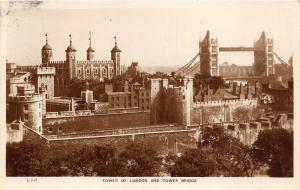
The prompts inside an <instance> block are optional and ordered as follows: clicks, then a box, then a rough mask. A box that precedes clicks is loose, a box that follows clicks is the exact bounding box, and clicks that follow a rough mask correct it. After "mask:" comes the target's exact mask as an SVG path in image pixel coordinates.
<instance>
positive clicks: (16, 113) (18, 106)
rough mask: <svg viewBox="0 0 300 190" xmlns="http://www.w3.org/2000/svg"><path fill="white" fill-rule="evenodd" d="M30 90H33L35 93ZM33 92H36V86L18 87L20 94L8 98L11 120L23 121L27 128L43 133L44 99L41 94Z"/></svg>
mask: <svg viewBox="0 0 300 190" xmlns="http://www.w3.org/2000/svg"><path fill="white" fill-rule="evenodd" d="M25 88H26V89H25ZM29 88H30V89H32V88H33V91H32V90H30V89H29ZM28 91H30V92H29V93H28ZM32 92H34V86H27V87H18V94H17V95H16V96H9V97H8V103H9V110H8V115H9V120H10V121H14V120H17V121H23V122H24V124H25V125H26V126H28V127H30V128H32V129H33V130H35V131H37V132H38V133H42V112H43V110H42V107H43V105H42V104H43V102H42V101H43V99H42V95H41V94H35V93H32Z"/></svg>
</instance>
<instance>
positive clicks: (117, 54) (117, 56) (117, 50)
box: [110, 36, 122, 76]
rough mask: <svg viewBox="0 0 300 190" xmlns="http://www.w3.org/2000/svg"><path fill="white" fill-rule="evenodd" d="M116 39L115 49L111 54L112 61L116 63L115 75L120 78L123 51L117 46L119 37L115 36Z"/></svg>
mask: <svg viewBox="0 0 300 190" xmlns="http://www.w3.org/2000/svg"><path fill="white" fill-rule="evenodd" d="M114 38H115V47H114V48H113V49H112V50H111V51H110V52H111V60H112V61H113V62H114V75H115V76H118V75H121V68H120V65H121V64H120V54H121V52H122V51H121V50H120V48H119V47H118V46H117V37H116V36H115V37H114Z"/></svg>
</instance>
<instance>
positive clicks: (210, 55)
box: [199, 31, 219, 76]
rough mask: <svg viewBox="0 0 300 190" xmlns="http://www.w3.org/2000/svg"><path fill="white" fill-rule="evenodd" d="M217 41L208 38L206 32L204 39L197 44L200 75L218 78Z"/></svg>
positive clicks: (208, 35) (208, 33) (208, 34)
mask: <svg viewBox="0 0 300 190" xmlns="http://www.w3.org/2000/svg"><path fill="white" fill-rule="evenodd" d="M218 54H219V47H218V40H217V39H213V38H210V32H209V31H207V33H206V35H205V37H204V39H203V40H202V41H200V43H199V57H200V73H201V74H202V75H210V76H219V64H218Z"/></svg>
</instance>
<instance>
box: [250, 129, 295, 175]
mask: <svg viewBox="0 0 300 190" xmlns="http://www.w3.org/2000/svg"><path fill="white" fill-rule="evenodd" d="M252 157H253V159H255V160H257V161H259V162H261V165H263V164H267V165H268V167H269V169H268V171H267V172H268V175H269V176H272V177H292V176H293V133H292V132H289V131H287V130H285V129H282V128H277V129H276V128H275V129H271V130H264V131H262V132H260V134H259V135H258V138H257V140H256V142H255V143H254V145H253V152H252Z"/></svg>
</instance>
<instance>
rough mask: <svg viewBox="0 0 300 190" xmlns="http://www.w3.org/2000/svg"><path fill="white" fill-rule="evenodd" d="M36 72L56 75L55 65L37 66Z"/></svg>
mask: <svg viewBox="0 0 300 190" xmlns="http://www.w3.org/2000/svg"><path fill="white" fill-rule="evenodd" d="M35 73H36V74H37V75H55V67H37V68H36V71H35Z"/></svg>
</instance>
